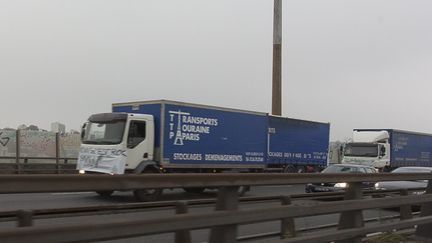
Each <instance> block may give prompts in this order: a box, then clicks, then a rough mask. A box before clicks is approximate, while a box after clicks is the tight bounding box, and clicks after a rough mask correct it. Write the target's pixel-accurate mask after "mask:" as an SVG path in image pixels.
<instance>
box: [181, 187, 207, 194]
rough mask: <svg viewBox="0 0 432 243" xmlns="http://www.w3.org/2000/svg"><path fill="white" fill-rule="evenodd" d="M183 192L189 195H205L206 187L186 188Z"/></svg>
mask: <svg viewBox="0 0 432 243" xmlns="http://www.w3.org/2000/svg"><path fill="white" fill-rule="evenodd" d="M183 190H184V191H185V192H187V193H195V194H199V193H203V192H204V190H205V187H184V188H183Z"/></svg>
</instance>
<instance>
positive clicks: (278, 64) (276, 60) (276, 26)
mask: <svg viewBox="0 0 432 243" xmlns="http://www.w3.org/2000/svg"><path fill="white" fill-rule="evenodd" d="M272 114H273V115H277V116H281V115H282V0H274V14H273V86H272Z"/></svg>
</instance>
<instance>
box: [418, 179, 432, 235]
mask: <svg viewBox="0 0 432 243" xmlns="http://www.w3.org/2000/svg"><path fill="white" fill-rule="evenodd" d="M425 193H426V194H432V180H429V181H428V185H427V187H426V192H425ZM430 215H432V202H430V203H423V204H422V205H421V211H420V217H424V216H430ZM416 237H418V238H422V239H427V240H429V241H430V240H432V224H422V225H419V226H418V227H417V229H416Z"/></svg>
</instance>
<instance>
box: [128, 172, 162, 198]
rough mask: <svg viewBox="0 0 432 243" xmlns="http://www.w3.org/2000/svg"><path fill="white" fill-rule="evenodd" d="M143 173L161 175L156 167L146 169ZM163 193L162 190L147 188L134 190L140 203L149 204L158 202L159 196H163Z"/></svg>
mask: <svg viewBox="0 0 432 243" xmlns="http://www.w3.org/2000/svg"><path fill="white" fill-rule="evenodd" d="M142 173H143V174H144V173H145V174H154V173H159V171H158V170H157V169H155V168H154V167H149V168H146V169H145V170H144V171H143V172H142ZM162 191H163V189H162V188H146V189H137V190H134V192H133V194H134V196H135V198H136V199H137V200H138V201H140V202H148V201H155V200H157V199H158V198H159V196H160V195H161V194H162Z"/></svg>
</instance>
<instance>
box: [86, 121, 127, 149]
mask: <svg viewBox="0 0 432 243" xmlns="http://www.w3.org/2000/svg"><path fill="white" fill-rule="evenodd" d="M124 129H125V121H114V122H107V123H97V122H89V123H88V124H87V125H86V127H85V132H84V136H83V140H82V143H84V144H119V143H121V141H122V140H123V132H124Z"/></svg>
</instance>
